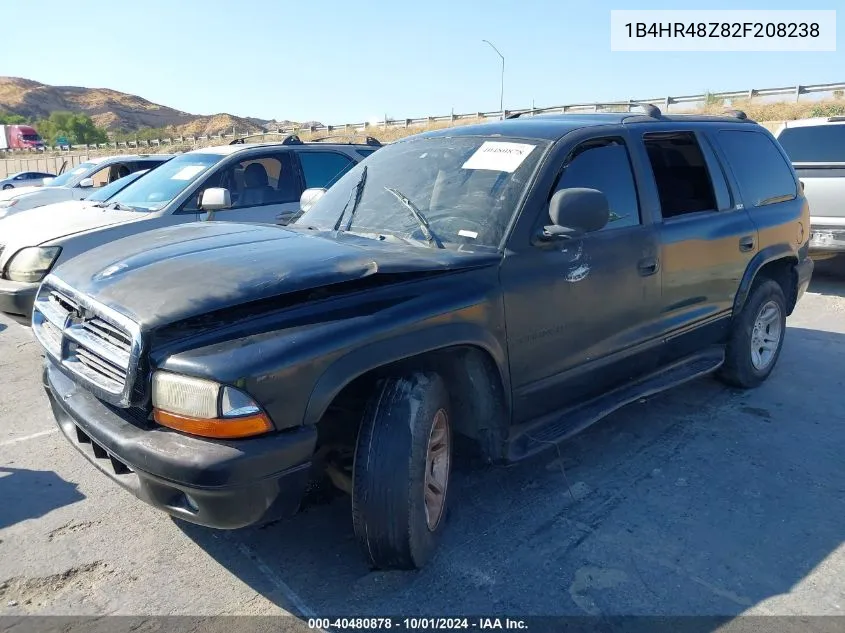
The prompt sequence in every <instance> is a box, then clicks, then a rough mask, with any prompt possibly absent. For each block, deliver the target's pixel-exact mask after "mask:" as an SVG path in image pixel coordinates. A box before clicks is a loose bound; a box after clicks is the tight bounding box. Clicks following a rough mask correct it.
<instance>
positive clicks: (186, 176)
mask: <svg viewBox="0 0 845 633" xmlns="http://www.w3.org/2000/svg"><path fill="white" fill-rule="evenodd" d="M203 169H205V165H188V166H187V167H183V168H182V169H180V170H179V171H177V172H176V173H175V174H173V175H172V176H171V177H170V179H171V180H190V179H191V178H193V177H194V176H196V175H197V174H198V173H200V172H201V171H202V170H203Z"/></svg>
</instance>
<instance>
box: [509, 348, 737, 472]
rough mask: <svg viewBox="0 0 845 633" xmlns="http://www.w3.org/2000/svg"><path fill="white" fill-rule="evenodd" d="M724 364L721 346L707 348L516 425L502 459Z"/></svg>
mask: <svg viewBox="0 0 845 633" xmlns="http://www.w3.org/2000/svg"><path fill="white" fill-rule="evenodd" d="M724 362H725V350H724V348H723V347H715V348H709V349H707V350H705V351H703V352H699V353H697V354H693V355H692V356H687V357H686V358H684V359H682V360H680V361H678V362H676V363H673V364H672V365H668V366H666V367H664V368H662V369H660V370H659V371H657V372H655V373H653V374H650V375H648V376H646V377H644V378H641V379H639V380H637V381H636V382H632V383H627V384H625V385H622V386H621V387H617V388H616V389H614V390H613V391H610V392H608V393H606V394H603V395H601V396H599V397H597V398H594V399H592V400H588V401H587V402H583V403H581V404H579V405H576V406H574V407H572V408H570V409H567V410H565V411H563V412H556V413H553V414H551V415H548V416H544V417H543V418H541V419H539V420H538V421H535V422H529V423H527V424H523V425H520V426H519V427H516V428H514V429H513V430H512V431H511V433H510V437H509V438H508V441H507V447H506V459H507V461H511V462H513V461H518V460H520V459H525V458H526V457H530V456H531V455H535V454H537V453H539V452H540V451H542V450H543V449H545V448H548V447H549V446H550V445H554V444H558V443H560V442H563V441H564V440H567V439H569V438H570V437H572V436H573V435H576V434H577V433H580V432H581V431H583V430H584V429H586V428H587V427H589V426H591V425H592V424H595V423H596V422H598V421H599V420H601V419H602V418H604V417H606V416H608V415H610V414H611V413H613V412H614V411H616V410H617V409H620V408H621V407H624V406H625V405H626V404H630V403H632V402H634V401H636V400H639V399H640V398H645V397H648V396H651V395H654V394H656V393H660V392H661V391H666V390H667V389H670V388H672V387H676V386H678V385H681V384H683V383H685V382H688V381H690V380H694V379H695V378H699V377H701V376H704V375H707V374H711V373H713V372H714V371H716V370H717V369H719V367H721V366H722V363H724Z"/></svg>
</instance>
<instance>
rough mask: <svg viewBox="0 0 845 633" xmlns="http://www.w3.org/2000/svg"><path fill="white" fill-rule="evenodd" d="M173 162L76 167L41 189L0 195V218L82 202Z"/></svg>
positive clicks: (125, 159) (95, 161)
mask: <svg viewBox="0 0 845 633" xmlns="http://www.w3.org/2000/svg"><path fill="white" fill-rule="evenodd" d="M171 158H173V154H149V155H143V154H142V155H136V156H105V157H100V158H91V159H89V160H87V161H85V162H84V163H80V164H79V165H77V166H76V167H73V168H71V169H69V170H68V171H66V172H65V173H63V174H61V175H60V176H57V177H56V178H54V179H53V180H51V181H49V182H47V183H45V184H44V186H43V187H21V188H15V189H10V190H6V191H0V218H4V217H6V216H9V215H13V214H15V213H19V212H21V211H24V210H26V209H33V208H35V207H42V206H44V205H45V204H52V203H54V202H61V201H63V200H82V199H83V198H85V197H86V196H88V195H90V194H92V193H93V192H94V190H96V189H98V188H100V187H103V186H105V185H107V184H109V183H110V182H114V181H115V180H117V179H118V178H122V177H123V176H126V175H128V174H131V173H132V172H134V171H138V170H140V169H150V168H151V167H155V166H156V165H160V164H162V163H164V162H167V161H168V160H170V159H171Z"/></svg>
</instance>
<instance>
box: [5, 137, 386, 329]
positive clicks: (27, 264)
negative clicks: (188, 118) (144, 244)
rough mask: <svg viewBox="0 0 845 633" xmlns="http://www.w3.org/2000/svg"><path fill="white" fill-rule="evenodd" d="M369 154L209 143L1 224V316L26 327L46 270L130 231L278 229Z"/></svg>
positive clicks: (351, 148) (365, 148)
mask: <svg viewBox="0 0 845 633" xmlns="http://www.w3.org/2000/svg"><path fill="white" fill-rule="evenodd" d="M373 149H377V148H374V147H373V146H372V145H353V144H331V145H326V144H324V143H307V144H306V143H302V142H301V141H299V140H298V139H296V138H295V137H291V138H290V139H288V140H287V141H286V142H283V143H266V144H259V145H255V144H233V145H224V146H222V147H209V148H206V149H199V150H195V151H192V152H187V153H185V154H180V155H179V156H177V157H175V158H172V159H168V160H167V162H164V163H163V164H162V165H160V166H157V167H155V169H153V170H151V171H150V172H149V173H147V174H144V175H143V176H142V177H140V178H138V180H137V181H136V182H132V183H131V184H129V185H128V186H125V187H121V188H120V190H119V191H115V192H113V193H112V192H109V193H110V195H109V196H108V198H106V199H104V200H102V201H99V202H97V203H96V204H90V202H91V198H89V199H88V200H85V201H83V202H77V203H69V202H66V203H64V204H53V205H49V206H43V207H39V208H36V209H31V210H28V211H24V212H23V213H18V214H16V215H14V216H12V217H9V218H6V219H3V220H0V311H2V312H5V313H8V314H11V315H16V316H17V318H18V320H24V321H28V319H29V316H30V313H31V310H32V301H33V299H34V297H35V292H36V290H37V289H38V284H39V283H40V282H41V280H42V279H43V278H44V276H45V275H46V274H47V273H49V272H50V270H52V268H54V267H55V266H57V265H58V264H60V263H62V262H65V261H67V260H69V259H71V258H73V257H75V256H77V255H79V254H80V253H84V252H85V251H87V250H89V249H91V248H94V247H96V246H100V245H102V244H106V243H108V242H112V241H114V240H116V239H120V238H122V237H126V236H128V235H134V234H136V233H142V232H144V231H149V230H152V229H155V228H159V227H165V226H172V225H174V224H184V223H187V222H194V221H196V220H204V219H209V213H213V214H214V216H213V219H215V220H231V221H239V222H267V223H274V222H280V223H284V222H286V221H288V220H289V219H291V218H293V217H295V216H296V215H297V214H298V213H299V211H300V196H301V194H302V192H303V191H304V190H305V189H306V188H308V187H311V188H327V187H330V186H331V185H332V184H333V183H334V182H335V181H336V180H337V179H338V178H339V177H340V176H341V175H342V174H344V173H345V172H346V171H348V170H349V169H350V168H351V167H353V166H354V165H355V164H356V163H358V162H360V161H362V160H363V159H364V157H365V156H366V155H367V153H369V151H371V150H373ZM130 178H131V176H130ZM121 182H123V181H122V180H121V181H118V182H116V183H113V184H112V185H109V187H116V186H118V185H119V184H120V183H121ZM89 191H90V190H89ZM96 195H97V194H96V193H95V194H94V195H93V196H92V197H96Z"/></svg>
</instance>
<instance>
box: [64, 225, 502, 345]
mask: <svg viewBox="0 0 845 633" xmlns="http://www.w3.org/2000/svg"><path fill="white" fill-rule="evenodd" d="M499 260H500V255H499V254H498V253H465V252H463V253H462V252H456V251H453V250H447V249H429V248H425V247H418V246H411V245H404V244H401V245H395V244H387V243H385V242H379V241H376V240H368V239H363V238H355V237H353V236H343V237H341V238H339V239H336V238H332V237H328V236H321V235H317V234H309V233H305V232H299V231H293V230H287V229H284V228H282V227H279V226H274V225H266V224H236V223H232V222H192V223H189V224H183V225H178V226H173V227H166V228H162V229H155V230H152V231H147V232H145V233H142V234H139V235H135V236H131V237H127V238H124V239H121V240H117V241H114V242H111V243H110V244H106V245H104V246H100V247H98V248H95V249H92V250H90V251H88V252H86V253H83V254H81V255H79V256H77V257H75V258H73V259H71V260H69V261H68V262H66V263H64V264H62V265H60V266H58V267H57V268H56V270H55V271H54V273H53V275H55V276H56V277H59V278H60V279H61V280H62V281H64V282H65V283H66V284H69V285H70V286H71V287H73V288H75V289H76V290H77V291H79V292H82V293H85V294H88V295H91V296H94V297H96V299H97V300H98V301H99V302H101V303H104V304H106V305H108V306H109V307H112V308H114V309H116V310H118V311H119V312H121V313H123V314H125V315H126V316H127V317H129V318H131V319H133V320H135V321H136V322H138V323H140V324H141V327H142V329H152V328H156V327H159V326H161V325H164V324H167V323H173V322H176V321H180V320H182V319H186V318H189V317H193V316H198V315H201V314H205V313H208V312H211V311H214V310H220V309H224V308H229V307H234V306H237V305H240V304H243V303H246V302H251V301H257V300H261V299H267V298H271V297H274V296H279V295H282V294H286V293H289V292H295V291H299V290H308V289H312V288H318V287H320V286H325V285H328V284H336V283H342V282H345V281H352V280H356V279H362V278H364V277H367V276H370V275H375V274H379V273H406V272H424V271H437V270H444V271H445V270H454V269H459V268H471V267H478V266H486V265H492V264H495V263H496V262H498V261H499Z"/></svg>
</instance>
